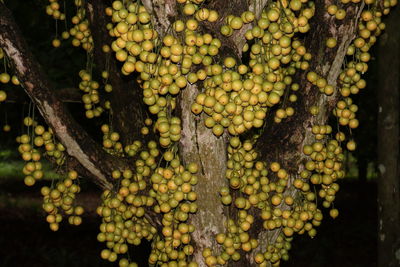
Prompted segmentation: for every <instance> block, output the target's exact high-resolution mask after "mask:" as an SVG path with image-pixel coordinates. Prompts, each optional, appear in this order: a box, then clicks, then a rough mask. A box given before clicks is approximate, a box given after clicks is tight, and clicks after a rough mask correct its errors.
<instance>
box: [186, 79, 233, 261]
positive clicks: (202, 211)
mask: <svg viewBox="0 0 400 267" xmlns="http://www.w3.org/2000/svg"><path fill="white" fill-rule="evenodd" d="M197 94H198V89H197V86H196V85H189V86H188V87H187V88H186V89H185V90H184V91H183V92H182V94H181V96H180V97H181V101H180V108H181V111H182V117H181V118H182V138H181V140H180V144H179V145H180V147H179V148H180V155H181V157H182V160H183V161H184V163H185V164H189V163H191V162H195V163H197V165H198V166H200V168H199V173H198V177H199V179H198V184H197V185H196V187H195V191H196V193H197V195H198V199H197V205H198V211H197V213H196V214H193V215H192V216H191V218H190V223H191V224H193V225H194V226H195V228H196V230H195V231H194V233H193V235H192V238H193V241H194V244H195V254H194V261H196V262H197V263H198V264H199V266H206V265H205V263H204V258H203V256H202V251H203V249H205V248H211V249H212V250H213V251H214V252H216V251H218V244H217V242H216V241H215V239H214V236H215V235H216V234H218V233H223V232H225V230H224V229H225V227H224V223H225V221H226V217H225V216H224V212H223V211H224V208H223V205H222V203H221V201H220V197H219V190H220V188H221V187H222V186H224V185H225V183H226V179H225V170H226V160H227V155H226V138H225V137H224V136H222V137H219V138H218V137H215V136H214V135H213V133H212V131H210V129H207V128H206V127H205V126H204V119H205V116H204V115H203V116H201V117H200V119H199V118H198V117H197V116H196V115H194V114H193V113H192V112H191V105H192V101H190V100H194V99H195V98H196V95H197Z"/></svg>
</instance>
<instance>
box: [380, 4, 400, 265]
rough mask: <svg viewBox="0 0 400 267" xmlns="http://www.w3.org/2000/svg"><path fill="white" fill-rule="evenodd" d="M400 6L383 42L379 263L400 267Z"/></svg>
mask: <svg viewBox="0 0 400 267" xmlns="http://www.w3.org/2000/svg"><path fill="white" fill-rule="evenodd" d="M399 11H400V10H399V8H397V10H394V11H393V12H392V13H393V15H392V16H391V17H390V18H389V19H388V23H387V25H388V27H387V29H386V33H385V34H384V35H383V36H382V39H381V42H380V45H379V89H378V103H379V113H378V169H379V179H378V217H379V226H378V266H379V267H394V266H400V193H399V190H400V184H399V167H398V166H399V90H400V80H399V73H398V72H399V69H400V31H399V29H398V24H399V22H400V12H399Z"/></svg>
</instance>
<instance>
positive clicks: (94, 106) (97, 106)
mask: <svg viewBox="0 0 400 267" xmlns="http://www.w3.org/2000/svg"><path fill="white" fill-rule="evenodd" d="M103 76H104V75H103ZM79 77H80V78H81V82H80V83H79V89H80V90H82V91H83V92H84V94H83V95H82V102H83V104H84V106H85V109H86V113H85V115H86V118H88V119H92V118H95V117H99V116H100V115H101V114H102V113H103V111H104V108H103V107H102V103H100V100H101V99H100V94H99V88H100V84H99V83H98V82H97V81H94V80H93V79H92V75H91V74H90V72H88V71H86V70H81V71H80V72H79ZM109 86H110V85H109V84H106V85H105V88H104V89H105V90H107V88H108V87H109ZM103 105H104V106H105V107H106V106H107V104H105V103H104V104H103Z"/></svg>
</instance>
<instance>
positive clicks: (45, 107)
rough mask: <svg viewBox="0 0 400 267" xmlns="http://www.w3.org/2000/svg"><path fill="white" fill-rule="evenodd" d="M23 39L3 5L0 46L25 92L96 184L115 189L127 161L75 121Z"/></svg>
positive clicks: (0, 4)
mask: <svg viewBox="0 0 400 267" xmlns="http://www.w3.org/2000/svg"><path fill="white" fill-rule="evenodd" d="M22 36H23V35H22V33H21V31H20V29H19V27H18V25H17V24H16V22H15V20H14V18H13V16H12V14H11V11H10V10H9V9H8V8H7V7H6V6H5V5H4V4H3V3H0V47H2V48H3V50H4V51H5V52H6V54H7V56H8V57H9V59H10V62H11V63H12V65H13V67H14V70H15V73H16V75H17V77H18V79H19V80H20V82H21V85H22V87H23V88H24V89H25V92H26V93H27V94H28V95H29V97H30V98H31V99H32V101H33V102H34V103H35V105H36V106H37V108H38V109H39V111H40V113H41V115H42V116H43V118H44V119H45V121H46V122H47V123H48V125H49V126H50V127H51V128H52V129H53V131H54V133H55V135H56V136H57V137H58V139H59V140H60V142H61V143H62V144H63V145H64V146H65V147H66V150H67V153H68V154H69V155H70V156H71V157H73V158H75V159H76V160H77V161H78V162H79V163H80V165H81V166H82V167H83V168H85V169H86V170H87V171H88V173H89V174H90V178H92V179H93V180H94V181H95V183H97V184H98V185H100V186H101V187H103V188H108V189H110V188H112V184H111V183H110V182H109V180H108V179H109V177H110V174H111V172H112V170H113V169H125V167H126V166H127V165H126V162H125V161H124V160H122V159H119V158H115V157H113V156H111V155H110V154H108V153H106V152H105V151H104V150H103V149H102V147H101V146H100V145H99V144H97V143H96V142H95V141H94V140H93V139H92V138H91V137H90V136H89V135H88V133H87V132H86V131H85V130H84V129H83V128H82V127H81V126H80V125H79V124H78V123H77V122H76V121H75V120H74V119H73V118H72V116H71V115H70V113H69V112H68V110H67V109H66V107H65V106H64V105H63V103H62V102H61V101H60V100H59V99H58V98H57V97H56V96H55V94H54V91H53V90H52V89H51V88H52V86H51V84H50V81H49V80H48V78H47V77H46V75H45V74H44V72H43V71H42V69H41V67H40V65H39V63H38V62H37V61H36V60H35V59H34V56H33V55H32V53H31V51H30V50H29V49H28V45H27V44H26V42H25V40H24V39H23V37H22Z"/></svg>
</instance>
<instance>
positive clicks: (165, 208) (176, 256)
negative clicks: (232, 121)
mask: <svg viewBox="0 0 400 267" xmlns="http://www.w3.org/2000/svg"><path fill="white" fill-rule="evenodd" d="M107 128H108V126H105V125H103V127H102V130H103V132H104V131H105V130H109V129H107ZM124 150H125V152H126V153H127V154H128V156H135V155H137V157H135V158H136V160H135V164H134V165H135V169H132V170H131V169H126V170H114V171H113V172H112V178H113V179H114V180H118V183H117V184H116V187H115V188H114V189H113V190H105V191H104V193H103V198H102V199H103V203H102V205H101V206H100V207H99V208H98V209H97V213H98V214H99V215H100V216H102V218H103V223H102V224H101V226H100V233H99V235H98V240H99V241H100V242H106V246H107V248H106V249H104V250H102V252H101V257H102V258H103V259H106V260H109V261H111V262H114V261H116V260H117V259H118V255H119V254H121V255H123V254H127V253H128V246H127V244H133V245H139V244H140V243H141V240H142V239H143V238H145V239H147V240H149V241H152V242H153V246H152V248H153V249H152V251H151V254H150V257H149V264H156V263H158V264H160V266H169V265H168V264H173V263H175V264H188V265H185V266H197V265H195V263H193V262H191V263H190V261H189V260H188V259H189V257H190V256H191V255H192V254H193V251H194V248H193V246H192V245H190V241H191V237H190V233H192V232H193V231H194V227H193V226H192V225H190V224H188V222H187V220H188V217H189V214H190V213H195V212H196V211H197V205H196V203H195V201H196V199H197V195H196V193H195V192H194V191H193V186H194V185H196V184H197V176H196V175H195V174H196V173H197V171H198V166H197V165H196V164H193V163H191V164H188V165H187V167H186V168H185V167H184V166H183V165H182V164H181V162H180V159H179V157H178V156H177V155H176V151H174V150H167V151H166V152H165V153H164V154H163V156H162V159H163V160H162V162H161V164H160V163H158V162H157V161H156V159H157V158H158V157H159V155H160V150H159V149H158V148H157V143H156V142H154V141H150V142H149V143H148V144H147V149H145V147H144V146H143V145H142V143H141V142H139V141H135V142H134V143H133V144H132V145H130V146H127V147H126V148H125V149H124ZM161 166H164V167H161ZM148 209H152V210H153V211H154V212H155V213H159V214H161V215H162V225H163V228H162V231H161V233H157V230H156V229H155V228H154V227H153V226H152V225H151V223H150V222H149V221H148V220H147V219H146V218H145V216H144V215H145V213H146V212H147V210H148ZM167 263H168V264H167ZM135 264H136V263H134V262H130V260H128V259H127V258H121V259H120V260H119V266H137V265H135ZM166 264H167V265H166Z"/></svg>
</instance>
